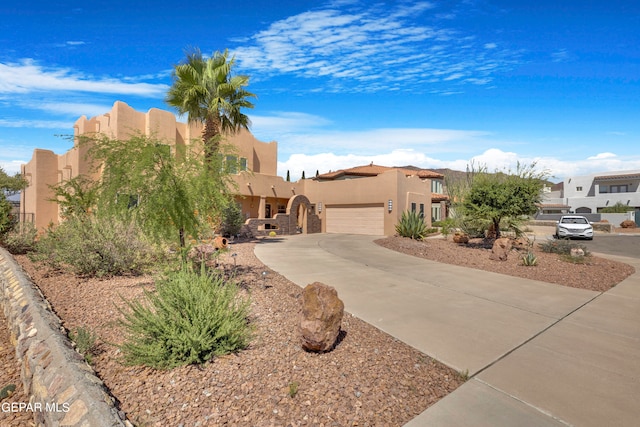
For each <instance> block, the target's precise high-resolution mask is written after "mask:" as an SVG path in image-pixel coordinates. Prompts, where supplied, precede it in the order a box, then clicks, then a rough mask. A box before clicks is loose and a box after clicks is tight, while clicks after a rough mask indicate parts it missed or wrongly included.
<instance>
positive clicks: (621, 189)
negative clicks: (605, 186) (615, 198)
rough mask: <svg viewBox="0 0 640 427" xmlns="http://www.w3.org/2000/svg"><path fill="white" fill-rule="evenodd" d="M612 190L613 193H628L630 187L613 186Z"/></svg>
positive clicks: (625, 185)
mask: <svg viewBox="0 0 640 427" xmlns="http://www.w3.org/2000/svg"><path fill="white" fill-rule="evenodd" d="M610 188H611V192H612V193H628V192H629V186H628V185H627V184H624V185H612V186H611V187H610Z"/></svg>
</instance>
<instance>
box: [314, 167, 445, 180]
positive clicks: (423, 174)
mask: <svg viewBox="0 0 640 427" xmlns="http://www.w3.org/2000/svg"><path fill="white" fill-rule="evenodd" d="M394 169H395V170H399V171H401V172H403V173H404V174H405V176H413V175H417V176H418V177H419V178H422V179H424V178H433V179H443V178H444V175H442V174H439V173H437V172H434V171H430V170H428V169H415V170H413V169H407V168H398V167H390V166H380V165H374V164H373V163H371V164H368V165H365V166H356V167H353V168H349V169H340V170H337V171H335V172H327V173H323V174H322V175H318V176H317V177H316V178H317V179H337V178H340V177H342V176H377V175H380V174H381V173H385V172H388V171H390V170H394Z"/></svg>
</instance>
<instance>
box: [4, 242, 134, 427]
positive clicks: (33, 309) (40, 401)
mask: <svg viewBox="0 0 640 427" xmlns="http://www.w3.org/2000/svg"><path fill="white" fill-rule="evenodd" d="M0 284H1V285H2V287H1V290H2V293H1V294H0V303H1V305H2V308H3V311H4V315H5V317H6V319H7V324H8V326H9V331H10V339H11V343H12V344H13V345H14V347H15V349H16V355H17V357H18V360H19V361H20V364H21V378H22V384H23V387H24V390H25V392H26V393H27V394H28V395H29V396H30V398H29V402H16V405H20V406H21V407H9V408H7V409H8V410H14V409H15V410H21V411H23V412H24V411H27V412H33V416H34V421H35V423H36V425H38V426H40V425H44V426H92V427H125V426H131V423H129V422H128V421H125V420H123V417H121V416H120V413H119V412H118V410H117V409H116V407H115V405H114V398H113V397H112V396H110V395H109V393H108V392H107V389H106V387H105V386H104V384H103V383H102V381H101V380H100V379H99V378H98V377H97V376H96V375H95V373H94V371H93V369H92V368H91V367H90V366H89V365H88V364H87V363H86V362H85V361H84V358H83V357H82V356H81V355H80V354H79V353H78V352H76V351H75V350H74V349H73V348H72V346H71V343H70V341H69V339H68V338H67V337H66V333H65V330H64V328H63V327H62V323H61V321H60V319H59V318H58V316H56V315H55V314H54V313H53V311H52V309H51V306H50V305H49V303H48V302H47V300H46V299H45V298H44V296H43V295H42V293H41V292H40V290H39V289H38V288H37V287H36V286H35V285H34V284H33V282H32V281H31V280H30V279H29V278H28V277H27V276H26V274H25V273H24V272H23V271H22V269H21V268H20V266H18V264H17V263H16V262H15V260H14V259H13V257H12V256H11V255H10V254H9V252H7V251H6V250H5V249H3V248H0ZM3 410H4V408H3Z"/></svg>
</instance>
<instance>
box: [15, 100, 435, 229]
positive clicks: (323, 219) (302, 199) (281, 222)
mask: <svg viewBox="0 0 640 427" xmlns="http://www.w3.org/2000/svg"><path fill="white" fill-rule="evenodd" d="M201 131H202V128H201V126H199V125H197V124H185V123H181V122H178V121H177V120H176V118H175V115H174V114H173V113H171V112H168V111H164V110H159V109H151V110H149V111H148V112H146V113H144V112H139V111H135V110H134V109H133V108H131V107H130V106H128V105H127V104H125V103H123V102H120V101H118V102H116V103H115V104H114V105H113V108H112V109H111V111H110V112H108V113H106V114H103V115H100V116H96V117H93V118H91V119H88V118H87V117H85V116H82V117H81V118H80V119H78V120H77V121H76V123H75V126H74V135H75V136H76V137H77V136H80V135H85V134H92V133H103V134H106V135H108V136H110V137H112V138H116V139H126V138H128V137H130V136H132V135H134V134H140V133H142V134H144V135H148V136H154V137H156V138H158V139H160V140H162V141H166V142H167V144H169V145H184V144H189V142H190V141H191V140H193V139H196V138H200V137H201ZM224 143H225V144H229V145H231V146H233V151H234V156H236V157H237V158H238V159H239V165H241V167H240V169H244V170H238V173H236V174H234V175H233V176H232V178H233V180H234V181H235V189H234V191H236V192H237V196H236V198H237V200H238V202H239V203H240V204H241V206H242V212H243V215H244V216H245V218H246V220H247V230H249V231H251V232H252V234H267V233H269V232H271V231H275V232H276V234H292V233H296V232H303V233H305V232H320V231H322V232H326V231H331V230H345V227H346V229H350V227H351V226H352V225H353V228H352V230H355V231H354V232H361V233H366V234H385V235H392V234H394V232H395V225H396V224H397V222H398V220H399V218H400V216H401V214H402V212H403V211H405V210H408V209H420V210H421V211H423V212H425V213H427V212H430V210H431V196H432V195H431V187H430V182H429V181H430V180H429V179H425V178H424V177H422V178H421V177H419V176H417V175H412V176H407V175H406V174H405V173H403V172H401V171H399V170H395V169H394V170H389V171H386V172H383V173H380V174H378V175H376V176H367V177H359V178H357V179H344V180H333V181H323V180H315V179H305V180H300V181H297V182H288V181H285V180H284V179H283V178H281V177H279V176H277V143H276V142H262V141H259V140H257V139H256V138H255V137H254V136H253V135H252V134H251V133H250V132H248V131H242V132H240V133H238V134H237V135H234V136H231V137H229V138H227V140H226V141H225V142H224ZM81 147H82V148H81ZM86 149H87V148H86V147H84V146H78V144H77V143H75V145H74V147H73V148H71V149H70V150H69V151H67V152H66V153H64V154H62V155H56V154H55V153H53V152H52V151H49V150H40V149H36V150H34V153H33V157H32V159H31V161H29V163H27V164H25V165H23V166H22V173H23V176H25V178H26V179H27V180H28V182H29V186H28V187H27V189H25V190H24V191H23V192H22V198H21V208H20V209H21V214H22V215H21V217H23V218H29V217H30V215H29V214H33V221H34V223H35V225H36V226H37V227H38V228H39V229H43V228H45V227H47V225H49V224H50V223H53V224H56V223H58V222H59V221H60V211H59V208H58V205H57V203H55V202H53V201H51V200H50V199H51V198H52V196H53V194H52V191H51V189H50V186H51V185H55V184H57V183H60V182H63V181H65V180H68V179H70V178H73V177H75V176H78V175H80V174H92V173H95V172H93V170H94V169H93V167H92V165H91V164H90V161H89V159H87V158H86V156H85V154H86V153H85V151H86ZM93 178H95V176H94V177H93ZM359 214H362V215H363V218H364V216H366V217H367V218H370V219H371V223H370V224H371V225H370V226H366V227H360V226H359V224H360V225H362V224H368V223H367V221H364V222H363V221H359V219H358V215H359ZM425 219H426V220H427V222H430V215H428V214H427V215H425ZM332 221H333V222H336V221H339V222H340V224H341V225H340V226H337V225H336V226H333V225H332ZM336 224H337V222H336ZM328 226H329V227H328ZM341 227H342V228H341Z"/></svg>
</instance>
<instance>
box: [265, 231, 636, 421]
mask: <svg viewBox="0 0 640 427" xmlns="http://www.w3.org/2000/svg"><path fill="white" fill-rule="evenodd" d="M374 239H375V237H373V236H346V235H337V234H316V235H306V236H293V237H289V238H285V239H283V240H281V241H278V242H269V241H268V240H267V241H265V243H264V244H260V245H258V246H256V255H257V256H258V257H259V258H260V259H261V260H262V261H263V262H264V263H265V264H267V265H269V266H270V267H271V268H273V269H274V270H276V271H278V272H280V273H282V274H283V275H285V276H286V277H287V278H289V279H290V280H292V281H293V282H295V283H297V284H299V285H300V286H305V285H306V284H308V283H311V282H314V281H320V282H324V283H327V284H329V285H332V286H334V287H335V288H336V289H337V290H338V293H339V295H340V297H341V298H342V300H343V301H344V303H345V308H346V310H348V311H349V312H351V313H353V314H355V315H356V316H358V317H360V318H361V319H363V320H365V321H367V322H369V323H371V324H373V325H375V326H376V327H378V328H380V329H382V330H384V331H386V332H387V333H389V334H391V335H393V336H395V337H397V338H398V339H400V340H402V341H404V342H406V343H408V344H409V345H412V346H413V347H415V348H417V349H419V350H420V351H422V352H424V353H426V354H428V355H430V356H432V357H434V358H436V359H438V360H440V361H442V362H444V363H446V364H447V365H449V366H451V367H453V368H454V369H456V370H459V371H462V372H464V371H468V372H469V375H470V376H471V379H470V380H469V381H468V382H467V383H465V384H464V385H463V386H461V387H460V388H459V389H458V390H456V391H455V392H453V393H452V394H450V395H449V396H447V397H446V398H444V399H443V400H441V401H440V402H438V403H437V404H436V405H434V406H432V407H431V408H429V409H427V410H426V411H425V412H424V413H422V414H421V415H420V416H418V417H417V418H416V419H414V420H413V421H411V422H410V423H408V424H407V425H409V426H422V425H429V426H455V425H460V426H485V425H486V426H512V425H519V426H520V425H532V426H534V425H535V426H539V425H567V424H569V425H581V426H582V425H584V426H602V425H617V426H621V425H635V424H637V419H638V418H639V417H640V410H639V409H637V408H636V406H637V402H638V400H639V399H640V381H639V380H638V379H639V378H640V276H639V275H638V274H635V275H633V276H631V277H630V278H628V279H627V280H626V281H625V282H623V283H621V284H620V285H618V286H617V287H616V288H614V289H612V290H611V291H609V292H607V293H605V294H600V293H597V292H592V291H586V290H580V289H573V288H566V287H562V286H558V285H553V284H547V283H542V282H536V281H531V280H525V279H514V278H512V277H509V276H503V275H499V274H495V273H485V272H482V273H480V272H478V271H477V270H471V269H466V268H462V267H457V266H451V265H446V264H438V263H435V262H432V261H428V260H423V259H419V258H414V257H409V256H406V255H402V254H398V253H395V252H391V251H389V250H387V249H384V248H381V247H379V246H377V245H375V244H374V243H373V242H372V241H373V240H374ZM634 261H635V262H636V263H637V264H638V260H634ZM636 269H637V270H638V271H640V265H636Z"/></svg>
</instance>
